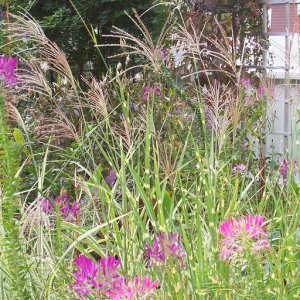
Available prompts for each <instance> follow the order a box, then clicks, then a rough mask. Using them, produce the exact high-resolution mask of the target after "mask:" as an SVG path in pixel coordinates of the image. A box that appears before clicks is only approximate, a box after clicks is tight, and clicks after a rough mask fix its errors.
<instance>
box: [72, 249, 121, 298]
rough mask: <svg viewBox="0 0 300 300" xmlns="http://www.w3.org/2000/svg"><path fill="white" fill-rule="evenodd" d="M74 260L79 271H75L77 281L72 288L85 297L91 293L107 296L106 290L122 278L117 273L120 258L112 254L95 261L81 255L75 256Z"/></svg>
mask: <svg viewBox="0 0 300 300" xmlns="http://www.w3.org/2000/svg"><path fill="white" fill-rule="evenodd" d="M74 262H75V264H76V267H77V271H75V272H74V277H75V282H74V283H72V284H71V288H73V289H74V291H75V292H77V294H78V295H79V296H80V297H81V298H83V299H85V297H87V296H88V295H89V294H91V293H93V294H96V295H102V296H105V295H106V291H107V290H109V289H111V288H112V285H113V284H114V283H116V282H119V281H120V280H121V277H120V276H119V275H118V274H117V268H118V266H119V265H120V260H118V259H115V258H114V257H112V256H108V257H107V258H101V259H100V260H99V262H98V263H95V262H94V261H93V260H92V259H91V258H88V257H86V256H84V255H80V256H78V257H75V259H74Z"/></svg>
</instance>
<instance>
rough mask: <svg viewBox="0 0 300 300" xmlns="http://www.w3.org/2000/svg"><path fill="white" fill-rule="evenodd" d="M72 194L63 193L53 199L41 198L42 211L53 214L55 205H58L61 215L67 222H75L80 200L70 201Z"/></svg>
mask: <svg viewBox="0 0 300 300" xmlns="http://www.w3.org/2000/svg"><path fill="white" fill-rule="evenodd" d="M70 200H71V199H70V196H69V195H67V194H63V195H61V196H58V197H56V198H55V197H52V199H51V200H48V199H46V198H41V199H40V203H41V209H42V212H44V213H46V214H52V213H53V211H54V207H53V205H54V206H55V207H57V209H58V211H59V213H60V215H61V216H62V218H63V219H64V220H66V221H67V222H74V221H75V220H76V216H77V214H78V212H79V210H80V209H79V204H78V202H73V203H71V202H70Z"/></svg>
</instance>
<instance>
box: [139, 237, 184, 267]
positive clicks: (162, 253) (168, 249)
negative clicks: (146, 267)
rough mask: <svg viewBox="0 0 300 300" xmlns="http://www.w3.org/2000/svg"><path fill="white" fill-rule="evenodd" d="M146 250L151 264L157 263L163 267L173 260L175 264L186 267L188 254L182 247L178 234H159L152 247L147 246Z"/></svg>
mask: <svg viewBox="0 0 300 300" xmlns="http://www.w3.org/2000/svg"><path fill="white" fill-rule="evenodd" d="M145 250H146V256H147V258H148V259H149V261H150V264H155V263H156V264H159V265H162V264H166V263H168V261H169V260H172V261H173V262H174V263H175V264H180V266H182V267H184V266H185V264H184V262H183V259H184V257H185V256H186V253H185V250H184V248H183V247H182V246H181V238H180V235H179V234H177V233H170V234H166V233H163V232H159V233H157V235H156V236H155V238H154V240H153V243H152V247H151V246H150V245H148V244H146V246H145Z"/></svg>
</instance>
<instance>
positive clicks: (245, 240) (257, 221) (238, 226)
mask: <svg viewBox="0 0 300 300" xmlns="http://www.w3.org/2000/svg"><path fill="white" fill-rule="evenodd" d="M263 227H264V218H263V217H262V216H260V215H255V216H252V215H250V214H247V215H246V217H240V218H232V219H229V220H226V221H224V222H223V223H222V224H221V225H220V227H219V232H220V234H221V235H222V236H223V237H224V238H223V239H222V240H221V243H220V248H221V249H220V258H221V259H222V260H224V261H231V260H232V259H234V258H235V257H238V256H242V255H243V254H244V253H245V252H246V251H249V250H250V252H252V254H254V253H257V252H261V251H264V250H269V248H270V245H269V242H268V236H267V233H266V232H265V231H264V228H263Z"/></svg>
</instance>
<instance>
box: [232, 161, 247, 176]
mask: <svg viewBox="0 0 300 300" xmlns="http://www.w3.org/2000/svg"><path fill="white" fill-rule="evenodd" d="M245 171H246V165H245V164H243V163H241V164H234V165H233V167H232V173H233V174H234V175H237V174H241V175H244V174H245Z"/></svg>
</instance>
